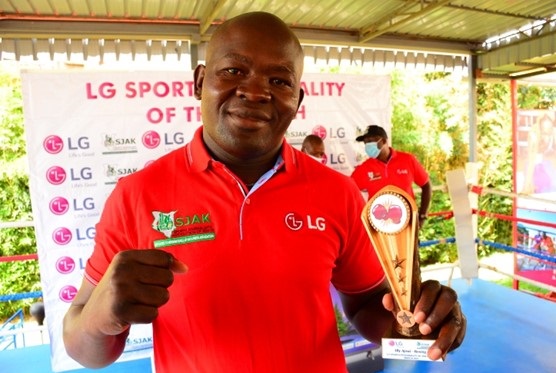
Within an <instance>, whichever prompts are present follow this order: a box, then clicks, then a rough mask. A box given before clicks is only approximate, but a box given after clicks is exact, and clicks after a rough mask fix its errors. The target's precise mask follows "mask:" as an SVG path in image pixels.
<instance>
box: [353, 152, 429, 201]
mask: <svg viewBox="0 0 556 373" xmlns="http://www.w3.org/2000/svg"><path fill="white" fill-rule="evenodd" d="M351 177H352V178H353V180H355V183H356V184H357V186H358V187H359V189H360V190H366V191H367V192H368V194H369V198H371V197H372V196H373V195H375V194H376V193H377V192H378V191H379V190H381V189H382V188H383V187H385V186H386V185H395V186H397V187H399V188H401V189H403V190H405V191H406V192H407V193H409V195H411V196H412V197H413V198H415V195H414V193H413V183H415V184H417V185H418V186H420V187H421V186H423V185H425V184H426V183H427V182H428V181H429V175H428V173H427V171H426V170H425V169H424V168H423V166H422V165H421V164H420V163H419V161H418V160H417V158H415V156H414V155H413V154H410V153H406V152H402V151H397V150H395V149H393V148H390V159H389V160H388V162H386V163H384V162H382V161H379V160H378V159H375V158H369V159H367V160H366V161H365V162H363V163H362V164H360V165H359V166H357V167H356V168H355V170H353V173H352V174H351Z"/></svg>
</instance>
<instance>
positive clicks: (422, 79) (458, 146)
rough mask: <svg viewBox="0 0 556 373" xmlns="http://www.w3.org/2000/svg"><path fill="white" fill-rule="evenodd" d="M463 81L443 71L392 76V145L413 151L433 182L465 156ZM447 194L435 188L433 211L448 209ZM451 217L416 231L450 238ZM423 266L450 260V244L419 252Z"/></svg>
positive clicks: (426, 238) (439, 181) (425, 235)
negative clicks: (436, 190)
mask: <svg viewBox="0 0 556 373" xmlns="http://www.w3.org/2000/svg"><path fill="white" fill-rule="evenodd" d="M468 97H469V95H468V87H467V84H466V83H465V82H464V81H462V80H460V79H457V78H454V77H453V76H451V75H449V74H446V73H429V74H416V73H414V72H406V71H396V72H395V73H393V74H392V107H393V111H392V146H393V147H394V148H396V149H399V150H403V151H407V152H409V153H412V154H414V155H415V156H416V157H417V159H419V161H420V162H421V163H422V164H423V166H424V167H425V168H426V169H427V171H428V172H429V175H430V178H431V184H432V185H444V184H445V182H446V181H445V178H446V172H447V171H448V170H452V169H456V168H463V167H465V163H466V162H467V160H468V158H469V150H468V149H469V144H468V138H469V136H468V133H469V128H468V119H467V99H468ZM451 209H452V207H451V202H450V200H449V196H448V195H447V194H446V193H444V192H442V191H439V192H434V193H433V199H432V203H431V209H430V211H431V212H448V211H451ZM454 234H455V228H454V223H453V221H452V220H451V219H448V220H446V219H444V218H442V217H438V218H434V219H431V220H430V221H429V222H427V223H426V224H425V226H424V227H423V229H422V230H421V232H420V239H421V240H422V241H429V240H436V239H440V238H450V237H454ZM420 256H421V261H422V263H423V264H431V263H437V262H452V261H454V260H455V259H456V257H457V250H456V246H455V245H454V244H439V245H433V246H427V247H423V248H421V250H420Z"/></svg>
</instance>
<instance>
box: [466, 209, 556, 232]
mask: <svg viewBox="0 0 556 373" xmlns="http://www.w3.org/2000/svg"><path fill="white" fill-rule="evenodd" d="M473 213H474V214H477V215H480V216H486V217H490V218H498V219H500V220H509V221H518V222H522V223H529V224H535V225H542V226H544V227H551V228H556V224H554V223H547V222H542V221H538V220H531V219H523V218H514V217H513V216H509V215H504V214H495V213H493V212H488V211H482V210H477V209H473Z"/></svg>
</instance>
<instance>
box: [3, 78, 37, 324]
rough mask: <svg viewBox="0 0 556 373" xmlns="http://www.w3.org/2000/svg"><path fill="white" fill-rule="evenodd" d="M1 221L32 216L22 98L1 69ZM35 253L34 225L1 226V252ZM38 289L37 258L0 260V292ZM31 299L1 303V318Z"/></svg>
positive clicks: (17, 81) (14, 82) (18, 85)
mask: <svg viewBox="0 0 556 373" xmlns="http://www.w3.org/2000/svg"><path fill="white" fill-rule="evenodd" d="M0 118H1V122H0V221H3V222H11V221H29V220H32V213H31V200H30V195H29V176H28V175H29V172H28V169H27V159H26V151H25V138H24V126H23V100H22V95H21V83H20V79H19V77H18V75H16V74H14V73H11V72H9V71H4V70H0ZM34 253H36V240H35V232H34V229H33V228H6V229H1V230H0V256H4V257H5V256H13V255H23V254H34ZM37 290H40V283H39V268H38V263H37V261H36V260H28V261H19V262H0V294H2V295H8V294H18V293H22V292H31V291H37ZM35 301H36V300H34V299H25V300H21V301H10V302H1V303H0V319H5V318H7V317H9V316H11V315H12V314H13V313H14V312H15V311H17V310H18V309H20V308H23V309H27V307H28V306H29V305H30V304H31V303H33V302H35Z"/></svg>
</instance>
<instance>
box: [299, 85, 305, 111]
mask: <svg viewBox="0 0 556 373" xmlns="http://www.w3.org/2000/svg"><path fill="white" fill-rule="evenodd" d="M303 97H305V91H304V90H303V88H300V89H299V101H297V109H298V110H299V107H300V106H301V101H303Z"/></svg>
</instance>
